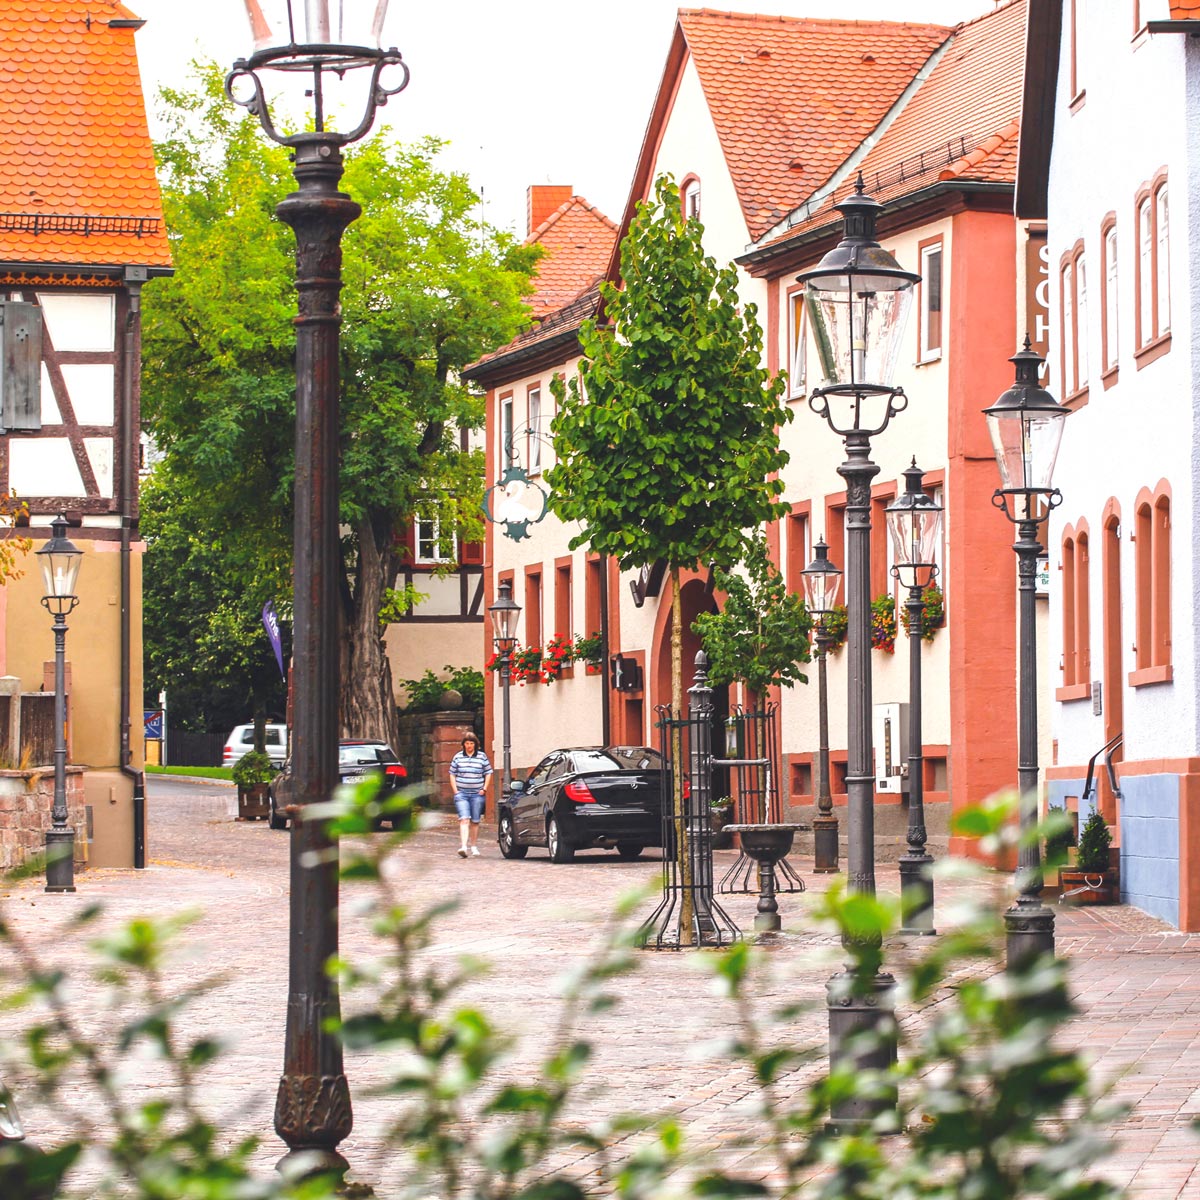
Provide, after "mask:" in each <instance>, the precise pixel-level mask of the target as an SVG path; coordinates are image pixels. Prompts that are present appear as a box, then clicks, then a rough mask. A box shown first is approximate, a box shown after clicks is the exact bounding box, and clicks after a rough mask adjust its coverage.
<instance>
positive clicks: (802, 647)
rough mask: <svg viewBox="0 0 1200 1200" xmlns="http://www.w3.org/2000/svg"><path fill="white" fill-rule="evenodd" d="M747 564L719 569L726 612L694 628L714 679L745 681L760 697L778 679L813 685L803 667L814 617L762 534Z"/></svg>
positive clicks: (718, 682)
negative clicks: (790, 588)
mask: <svg viewBox="0 0 1200 1200" xmlns="http://www.w3.org/2000/svg"><path fill="white" fill-rule="evenodd" d="M742 566H743V569H742V570H733V571H724V570H718V571H717V573H716V585H717V587H718V588H719V589H720V590H721V591H723V592H724V593H725V603H724V604H723V605H722V607H721V611H720V612H716V613H701V614H700V616H698V617H697V618H696V621H695V623H694V624H693V626H692V628H693V629H695V631H696V632H697V633H698V634H699V635H700V641H701V642H702V643H703V645H704V652H705V653H706V654H707V655H708V664H709V665H708V679H709V682H710V683H711V684H713V685H714V686H720V685H723V684H727V683H733V682H735V681H740V682H742V683H744V684H745V685H746V686H747V687H748V688H750V689H751V690H752V691H754V692H757V693H758V694H759V695H762V694H763V693H764V692H765V691H766V690H767V688H768V687H770V686H771V684H773V683H778V684H781V685H782V686H783V687H789V688H790V687H791V686H792V685H793V684H794V683H796V682H797V681H799V682H800V683H807V682H808V677H807V676H806V675H805V674H804V672H803V671H802V670H801V666H802V664H803V663H806V662H808V660H809V636H808V635H809V630H810V629H811V628H812V618H811V617H810V616H809V615H808V610H807V609H806V608H805V607H804V602H803V601H802V600H801V599H800V597H799V596H797V595H796V594H795V593H794V592H790V591H788V588H787V584H786V583H785V582H784V579H783V576H782V575H781V574H780V573H779V570H778V569H777V568H776V566H775V564H774V563H773V562H772V561H771V556H770V555H769V554H768V553H767V542H766V539H765V538H764V537H763V536H762V535H761V534H758V535H756V536H755V537H754V538H753V539H752V540H751V542H750V543H749V545H748V546H747V548H746V553H745V556H744V559H743V564H742Z"/></svg>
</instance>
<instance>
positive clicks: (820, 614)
mask: <svg viewBox="0 0 1200 1200" xmlns="http://www.w3.org/2000/svg"><path fill="white" fill-rule="evenodd" d="M813 554H814V558H813V560H812V562H810V563H809V564H808V566H807V567H805V568H804V570H803V571H801V572H800V580H801V582H802V584H803V585H804V603H805V605H806V606H807V607H808V611H809V613H810V615H811V616H812V619H813V641H814V643H815V644H816V649H817V714H818V718H817V724H818V735H819V737H820V745H819V747H818V749H817V788H816V791H817V815H816V816H815V817H814V818H813V871H815V872H816V873H817V874H818V875H831V874H833V873H834V872H836V871H837V869H838V819H837V817H835V816H834V815H833V795H832V792H831V789H830V786H829V688H828V681H827V675H826V670H825V658H826V655H827V654H828V653H829V634H828V632H827V631H826V629H825V621H826V619H827V618H828V617H829V614H830V613H831V612H832V611H833V608H834V605H835V604H837V594H838V588H839V587H841V584H842V573H841V571H840V570H839V569H838V568H837V567H835V566H834V565H833V563H832V562H831V561H830V559H829V547H828V546H827V545H826V544H825V539H824V538H822V539H821V540H820V541H819V542H818V543H817V544H816V546H814V547H813Z"/></svg>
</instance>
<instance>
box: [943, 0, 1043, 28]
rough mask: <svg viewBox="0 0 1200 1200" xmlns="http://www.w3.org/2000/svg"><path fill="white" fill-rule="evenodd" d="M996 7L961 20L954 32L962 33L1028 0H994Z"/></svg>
mask: <svg viewBox="0 0 1200 1200" xmlns="http://www.w3.org/2000/svg"><path fill="white" fill-rule="evenodd" d="M993 2H994V3H995V5H996V7H995V8H993V9H991V10H990V11H989V12H985V13H980V14H979V16H977V17H971V19H970V20H968V21H960V22H959V23H958V24H957V25H955V26H954V27H953V28H954V32H955V33H961V32H962V31H963V30H964V29H969V28H970V27H971V26H972V25H979V24H981V23H982V22H984V21H990V20H991V19H992V17H994V16H997V15H998V14H999V13H1002V12H1007V11H1008V10H1009V9H1010V8H1014V7H1016V6H1017V5H1019V4H1025V3H1026V0H993Z"/></svg>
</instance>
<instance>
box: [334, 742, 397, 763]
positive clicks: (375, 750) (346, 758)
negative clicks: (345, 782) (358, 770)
mask: <svg viewBox="0 0 1200 1200" xmlns="http://www.w3.org/2000/svg"><path fill="white" fill-rule="evenodd" d="M395 757H396V756H395V755H394V754H393V753H392V752H391V750H390V749H388V747H387V746H386V745H384V743H383V742H371V743H369V744H367V745H361V746H339V747H338V765H339V766H342V767H352V766H358V765H360V764H362V763H379V762H390V761H392V760H394V759H395Z"/></svg>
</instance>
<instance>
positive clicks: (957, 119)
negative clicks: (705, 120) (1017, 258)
mask: <svg viewBox="0 0 1200 1200" xmlns="http://www.w3.org/2000/svg"><path fill="white" fill-rule="evenodd" d="M1197 2H1198V3H1200V0H1197ZM1025 3H1026V0H1010V2H1009V3H1008V4H1006V5H1004V6H1003V7H1002V8H996V9H994V10H993V11H992V12H990V13H987V14H986V15H985V16H982V17H979V18H976V19H975V20H974V21H970V22H967V23H966V24H964V25H961V26H959V28H958V29H957V30H956V31H955V33H954V37H953V39H952V40H951V42H950V44H949V45H948V46H947V48H946V50H945V52H944V53H943V54H942V55H941V57H940V58H939V59H938V61H937V63H936V65H935V66H934V68H933V70H932V71H931V72H930V74H929V78H928V79H926V80H925V82H924V83H922V84H921V86H920V87H919V88H918V89H917V91H916V93H915V94H914V95H913V97H912V98H911V99H910V100H909V101H908V103H907V104H906V105H905V106H904V108H902V109H901V110H900V112H899V114H898V115H897V116H896V118H895V120H894V121H892V123H891V124H890V125H889V126H888V127H887V129H886V130H885V131H884V133H883V135H882V136H881V137H880V139H879V141H878V142H877V143H876V144H875V145H874V146H873V147H872V148H871V150H870V152H869V153H868V154H867V155H866V157H865V158H864V159H863V161H862V163H861V164H860V169H861V171H862V174H863V179H864V181H865V183H866V189H867V191H868V192H869V193H870V194H871V195H873V196H874V197H875V198H876V199H878V200H880V201H883V202H884V203H887V201H889V200H895V199H896V198H897V197H899V196H903V195H908V194H909V193H912V192H917V191H921V190H922V189H924V188H927V187H929V186H931V185H932V184H933V183H935V182H936V181H938V180H942V181H946V180H960V181H967V180H976V181H983V182H989V183H1001V184H1012V183H1013V182H1014V181H1015V179H1016V172H1017V135H1018V132H1019V129H1020V115H1021V87H1022V73H1023V63H1024V53H1025V40H1024V39H1025ZM853 188H854V176H853V175H852V176H851V177H850V178H849V179H847V180H846V181H845V183H843V184H842V185H841V186H839V188H838V189H837V191H836V193H835V198H836V199H841V198H842V197H843V196H844V195H846V194H847V193H848V192H850V191H852V190H853ZM836 219H837V214H836V213H834V211H833V209H832V205H831V201H830V200H828V199H827V200H825V201H824V202H823V203H822V204H821V205H820V206H819V207H818V208H817V209H816V210H815V211H814V213H813V215H812V216H810V217H808V218H806V219H804V220H803V221H801V222H799V223H798V224H796V225H795V226H793V228H792V229H790V230H789V231H788V232H787V233H786V234H784V235H783V237H782V238H781V239H779V240H780V241H787V240H791V239H792V238H796V237H800V236H802V235H803V234H805V233H809V232H811V231H812V230H814V229H818V228H821V227H823V226H825V225H828V224H830V223H831V222H832V221H834V220H836Z"/></svg>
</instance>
